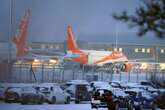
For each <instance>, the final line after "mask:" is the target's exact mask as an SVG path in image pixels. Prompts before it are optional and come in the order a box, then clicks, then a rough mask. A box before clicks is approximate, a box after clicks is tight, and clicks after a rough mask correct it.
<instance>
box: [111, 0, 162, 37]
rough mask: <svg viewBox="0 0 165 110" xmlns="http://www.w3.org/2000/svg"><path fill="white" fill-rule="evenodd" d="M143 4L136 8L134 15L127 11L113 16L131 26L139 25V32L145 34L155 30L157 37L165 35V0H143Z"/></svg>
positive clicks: (141, 34)
mask: <svg viewBox="0 0 165 110" xmlns="http://www.w3.org/2000/svg"><path fill="white" fill-rule="evenodd" d="M142 2H143V5H140V6H139V7H138V8H136V10H135V13H134V14H133V15H128V12H127V11H123V12H122V13H120V14H116V13H114V14H113V15H112V16H113V18H115V19H116V20H120V21H122V22H127V23H128V24H129V26H130V27H135V26H136V27H139V31H138V32H137V34H138V35H139V36H143V35H145V34H146V33H147V32H153V33H154V34H155V35H156V37H158V38H164V37H165V0H142Z"/></svg>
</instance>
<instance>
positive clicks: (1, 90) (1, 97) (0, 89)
mask: <svg viewBox="0 0 165 110" xmlns="http://www.w3.org/2000/svg"><path fill="white" fill-rule="evenodd" d="M6 89H7V87H4V86H0V100H4V99H5V96H4V93H5V91H6Z"/></svg>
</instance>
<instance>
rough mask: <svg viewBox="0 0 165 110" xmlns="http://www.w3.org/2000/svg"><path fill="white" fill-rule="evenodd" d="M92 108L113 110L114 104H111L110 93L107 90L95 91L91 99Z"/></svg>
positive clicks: (111, 95)
mask: <svg viewBox="0 0 165 110" xmlns="http://www.w3.org/2000/svg"><path fill="white" fill-rule="evenodd" d="M91 107H92V108H96V109H97V108H100V107H101V108H106V107H107V108H108V109H112V110H115V103H114V102H113V94H112V91H110V90H107V89H97V90H96V91H95V92H94V93H93V95H92V99H91Z"/></svg>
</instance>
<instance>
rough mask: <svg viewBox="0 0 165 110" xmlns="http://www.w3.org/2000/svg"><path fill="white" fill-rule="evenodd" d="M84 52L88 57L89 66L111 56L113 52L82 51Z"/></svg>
mask: <svg viewBox="0 0 165 110" xmlns="http://www.w3.org/2000/svg"><path fill="white" fill-rule="evenodd" d="M82 52H84V53H86V54H87V55H88V65H93V64H94V63H96V62H97V61H99V60H101V59H103V58H104V57H106V56H108V55H110V54H111V53H112V51H96V50H82Z"/></svg>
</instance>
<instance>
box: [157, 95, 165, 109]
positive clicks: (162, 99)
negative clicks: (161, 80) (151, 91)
mask: <svg viewBox="0 0 165 110" xmlns="http://www.w3.org/2000/svg"><path fill="white" fill-rule="evenodd" d="M155 103H156V105H157V107H158V108H161V109H165V92H162V93H160V94H159V95H158V97H157V98H156V100H155Z"/></svg>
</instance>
